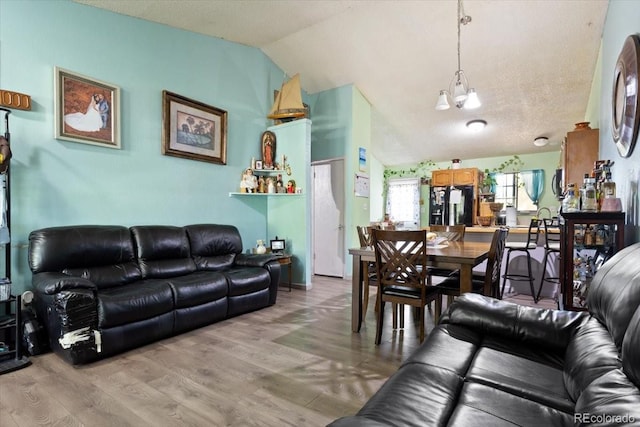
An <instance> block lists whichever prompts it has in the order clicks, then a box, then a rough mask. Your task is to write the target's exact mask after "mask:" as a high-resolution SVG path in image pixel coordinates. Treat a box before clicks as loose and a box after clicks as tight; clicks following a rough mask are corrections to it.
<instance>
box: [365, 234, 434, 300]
mask: <svg viewBox="0 0 640 427" xmlns="http://www.w3.org/2000/svg"><path fill="white" fill-rule="evenodd" d="M371 234H372V243H373V249H374V251H375V257H376V271H377V276H378V283H379V284H380V286H383V287H384V286H393V285H399V286H406V287H412V288H423V289H424V287H425V282H426V277H427V265H426V263H427V233H426V232H425V231H424V230H411V231H409V230H406V231H404V230H403V231H399V230H376V229H374V230H372V233H371Z"/></svg>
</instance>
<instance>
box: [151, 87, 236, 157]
mask: <svg viewBox="0 0 640 427" xmlns="http://www.w3.org/2000/svg"><path fill="white" fill-rule="evenodd" d="M162 154H165V155H167V156H175V157H182V158H185V159H192V160H201V161H203V162H210V163H219V164H221V165H225V164H227V112H226V111H224V110H221V109H219V108H216V107H212V106H210V105H206V104H203V103H202V102H199V101H194V100H193V99H189V98H185V97H184V96H180V95H177V94H175V93H171V92H168V91H166V90H165V91H162Z"/></svg>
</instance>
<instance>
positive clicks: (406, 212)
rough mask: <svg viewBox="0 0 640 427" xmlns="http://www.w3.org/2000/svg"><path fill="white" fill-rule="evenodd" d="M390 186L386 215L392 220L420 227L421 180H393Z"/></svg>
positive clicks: (390, 181)
mask: <svg viewBox="0 0 640 427" xmlns="http://www.w3.org/2000/svg"><path fill="white" fill-rule="evenodd" d="M388 185H389V186H388V190H387V209H386V213H388V214H389V217H390V218H391V220H392V221H394V222H400V221H401V222H412V223H414V224H415V225H416V226H418V225H420V180H419V179H417V178H412V179H391V180H389V184H388Z"/></svg>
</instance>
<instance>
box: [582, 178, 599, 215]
mask: <svg viewBox="0 0 640 427" xmlns="http://www.w3.org/2000/svg"><path fill="white" fill-rule="evenodd" d="M585 181H586V183H585V188H584V192H583V193H582V210H583V211H584V212H598V199H597V198H596V186H595V182H596V180H595V179H594V178H587V179H585Z"/></svg>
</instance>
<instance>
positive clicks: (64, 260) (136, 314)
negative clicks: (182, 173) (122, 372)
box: [29, 224, 280, 364]
mask: <svg viewBox="0 0 640 427" xmlns="http://www.w3.org/2000/svg"><path fill="white" fill-rule="evenodd" d="M29 266H30V268H31V271H32V272H33V287H34V292H35V304H36V309H37V312H38V316H39V318H40V319H41V320H42V321H43V322H44V324H45V326H46V329H47V332H48V335H49V343H50V345H51V348H52V349H54V351H55V352H56V353H58V354H59V355H60V356H62V357H63V358H64V359H65V360H67V361H68V362H70V363H72V364H81V363H87V362H91V361H95V360H98V359H101V358H104V357H108V356H111V355H113V354H116V353H119V352H122V351H124V350H127V349H131V348H133V347H137V346H140V345H143V344H146V343H149V342H152V341H155V340H158V339H161V338H164V337H168V336H171V335H174V334H178V333H180V332H183V331H186V330H189V329H193V328H197V327H200V326H203V325H207V324H210V323H213V322H217V321H219V320H222V319H226V318H228V317H232V316H237V315H239V314H242V313H247V312H249V311H253V310H257V309H261V308H264V307H267V306H270V305H273V304H275V302H276V297H277V291H278V282H279V280H280V265H279V263H278V262H277V260H274V257H273V256H272V255H251V254H243V253H242V240H241V238H240V233H239V232H238V230H237V228H236V227H234V226H231V225H217V224H198V225H189V226H185V227H174V226H164V225H157V226H135V227H131V228H127V227H122V226H99V225H97V226H96V225H83V226H67V227H52V228H45V229H41V230H36V231H33V232H31V233H30V235H29Z"/></svg>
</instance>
